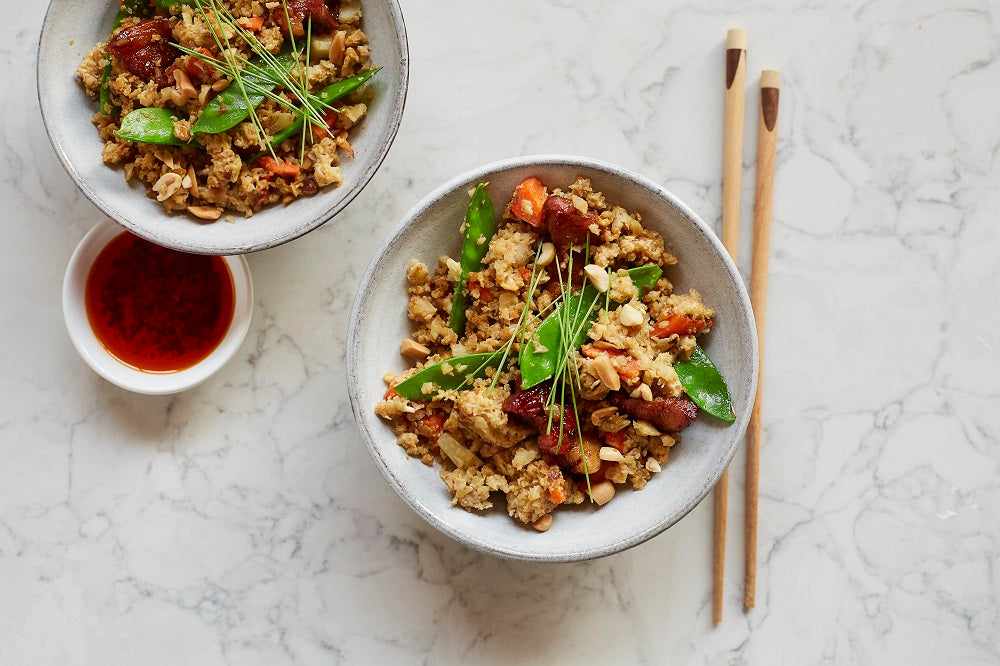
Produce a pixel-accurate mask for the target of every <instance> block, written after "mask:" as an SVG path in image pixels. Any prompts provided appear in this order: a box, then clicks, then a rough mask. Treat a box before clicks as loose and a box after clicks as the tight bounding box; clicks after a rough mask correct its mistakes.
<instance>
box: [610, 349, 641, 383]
mask: <svg viewBox="0 0 1000 666" xmlns="http://www.w3.org/2000/svg"><path fill="white" fill-rule="evenodd" d="M615 370H617V371H618V376H619V377H621V378H622V379H624V380H625V382H626V383H629V382H631V381H632V380H633V379H636V378H637V377H638V376H639V361H637V360H635V358H634V357H633V356H629V357H628V360H627V361H625V367H623V368H619V367H618V366H615Z"/></svg>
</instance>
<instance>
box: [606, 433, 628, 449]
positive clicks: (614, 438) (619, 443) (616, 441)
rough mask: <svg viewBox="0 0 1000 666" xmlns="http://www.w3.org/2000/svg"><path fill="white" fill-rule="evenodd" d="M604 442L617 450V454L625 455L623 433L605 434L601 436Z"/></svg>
mask: <svg viewBox="0 0 1000 666" xmlns="http://www.w3.org/2000/svg"><path fill="white" fill-rule="evenodd" d="M603 437H604V441H605V442H607V443H608V444H609V445H610V446H613V447H615V448H616V449H618V451H619V452H621V453H625V433H624V432H606V433H604V434H603Z"/></svg>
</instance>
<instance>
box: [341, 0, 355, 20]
mask: <svg viewBox="0 0 1000 666" xmlns="http://www.w3.org/2000/svg"><path fill="white" fill-rule="evenodd" d="M337 16H338V18H340V21H341V22H342V23H356V22H357V21H358V19H360V18H361V2H359V0H350V1H349V2H345V3H344V4H342V5H341V6H340V12H339V13H338V15H337Z"/></svg>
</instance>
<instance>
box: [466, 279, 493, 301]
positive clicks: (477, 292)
mask: <svg viewBox="0 0 1000 666" xmlns="http://www.w3.org/2000/svg"><path fill="white" fill-rule="evenodd" d="M469 293H470V294H472V295H473V296H475V297H476V298H477V299H478V300H480V301H489V300H492V299H493V292H491V291H490V290H489V289H487V288H486V287H484V286H482V285H481V284H479V283H478V282H476V281H475V280H469Z"/></svg>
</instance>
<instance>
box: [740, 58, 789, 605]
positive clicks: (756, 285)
mask: <svg viewBox="0 0 1000 666" xmlns="http://www.w3.org/2000/svg"><path fill="white" fill-rule="evenodd" d="M780 88H781V73H780V72H778V71H777V70H773V69H765V70H764V71H763V72H762V73H761V75H760V122H759V123H758V126H757V127H758V129H757V187H756V198H755V201H754V211H753V269H752V271H753V272H752V273H751V274H750V304H751V305H752V306H753V312H754V319H756V321H757V348H758V350H759V355H758V359H759V360H758V362H759V364H758V366H757V369H758V373H757V395H756V397H755V398H754V402H753V411H751V412H750V424H749V425H748V426H747V469H746V474H747V478H746V523H745V524H744V542H745V546H746V550H745V551H744V558H745V559H744V577H745V580H744V588H743V610H744V611H748V610H750V609H751V608H753V606H754V601H755V597H756V594H757V489H758V486H759V481H760V443H761V434H762V431H761V416H760V412H761V402H762V400H761V398H762V396H763V393H764V319H765V316H766V310H767V263H768V259H769V257H770V255H771V204H772V201H773V198H774V162H775V158H776V153H777V137H778V93H779V90H780Z"/></svg>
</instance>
